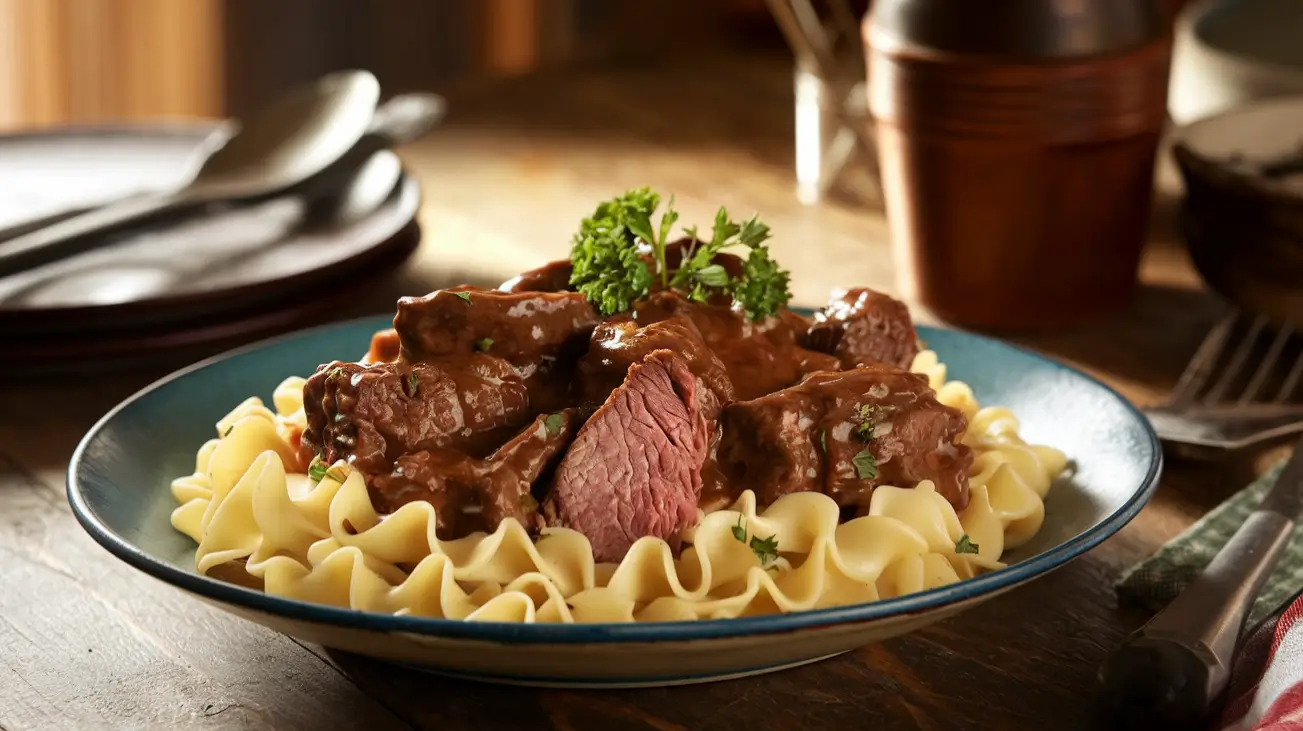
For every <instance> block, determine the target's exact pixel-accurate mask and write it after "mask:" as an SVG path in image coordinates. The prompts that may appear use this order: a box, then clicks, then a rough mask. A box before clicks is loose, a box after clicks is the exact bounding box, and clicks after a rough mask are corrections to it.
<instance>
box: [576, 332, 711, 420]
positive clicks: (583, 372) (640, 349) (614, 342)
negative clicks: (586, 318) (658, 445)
mask: <svg viewBox="0 0 1303 731" xmlns="http://www.w3.org/2000/svg"><path fill="white" fill-rule="evenodd" d="M656 350H670V351H673V352H675V353H677V354H678V355H679V356H680V357H682V358H683V360H684V362H685V363H687V364H688V369H689V370H691V371H692V374H693V375H695V376H696V377H697V379H698V380H700V381H701V382H702V384H703V385H704V386H705V389H704V390H703V391H702V392H701V394H700V400H701V402H702V410H703V412H704V413H705V415H706V418H707V419H710V420H712V421H713V420H714V419H715V418H716V417H718V416H719V410H720V408H722V407H723V405H724V404H726V403H728V402H730V401H732V400H733V383H732V381H730V380H729V377H728V372H727V371H726V370H725V369H724V364H723V363H721V362H720V361H719V358H717V357H716V356H715V354H714V353H713V352H711V350H710V348H708V347H706V343H705V341H704V340H702V339H701V333H699V332H697V327H696V326H695V325H693V324H692V321H691V320H689V319H687V318H686V317H671V318H670V319H668V320H661V321H659V322H653V323H651V324H650V325H644V326H642V327H639V326H638V323H637V322H635V321H633V320H629V319H616V320H608V321H606V322H603V323H601V324H600V325H598V326H597V327H596V328H594V329H593V335H592V338H591V339H590V341H589V346H588V353H587V354H585V355H584V357H583V358H581V359H580V360H579V369H578V384H579V399H580V403H581V404H583V405H586V406H590V407H593V408H596V407H597V406H600V405H601V404H602V403H604V402H605V401H606V399H607V397H608V396H610V395H611V391H613V390H615V389H616V387H618V386H619V385H620V384H621V383H623V382H624V377H625V374H626V373H628V371H629V366H631V365H633V364H634V363H639V362H641V361H642V360H643V358H645V357H647V355H649V354H650V353H652V352H653V351H656Z"/></svg>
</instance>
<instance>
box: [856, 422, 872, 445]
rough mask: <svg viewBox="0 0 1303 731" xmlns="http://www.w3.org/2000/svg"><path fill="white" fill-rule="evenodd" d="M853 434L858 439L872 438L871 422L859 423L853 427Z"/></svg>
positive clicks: (867, 439)
mask: <svg viewBox="0 0 1303 731" xmlns="http://www.w3.org/2000/svg"><path fill="white" fill-rule="evenodd" d="M855 434H856V435H857V436H858V437H859V438H860V439H863V440H864V441H866V442H867V441H869V440H870V439H872V438H873V424H870V423H868V422H865V423H863V424H860V425H859V426H857V427H855Z"/></svg>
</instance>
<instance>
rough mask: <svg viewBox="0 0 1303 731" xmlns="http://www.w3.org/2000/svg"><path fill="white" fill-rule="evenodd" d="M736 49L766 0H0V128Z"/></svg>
mask: <svg viewBox="0 0 1303 731" xmlns="http://www.w3.org/2000/svg"><path fill="white" fill-rule="evenodd" d="M853 5H856V6H857V7H858V9H859V11H860V12H862V11H863V9H864V8H865V7H867V2H859V3H853ZM738 46H743V47H751V48H760V49H769V50H771V51H773V52H775V53H785V52H786V51H785V48H784V47H783V41H782V37H781V36H780V35H779V33H778V31H777V28H776V26H775V25H774V22H773V20H772V17H771V16H770V14H769V12H768V10H767V8H766V6H765V0H709V1H707V2H701V1H696V0H657V2H636V1H634V0H385V1H384V2H374V3H373V2H358V1H357V0H184V1H183V2H176V1H175V0H0V49H3V50H0V53H2V54H3V56H0V127H3V128H11V129H12V128H19V127H32V126H40V125H48V124H65V123H78V124H82V123H95V122H103V121H111V120H131V119H152V118H156V117H159V116H240V115H243V114H246V113H248V112H249V111H250V110H252V109H256V108H257V107H258V106H259V105H260V104H263V103H265V102H267V101H268V100H269V99H270V98H271V97H273V96H274V95H275V94H276V93H277V92H278V91H283V90H284V89H285V88H287V87H289V86H292V85H294V84H297V83H301V82H305V81H309V80H311V79H314V78H316V77H318V76H320V75H322V74H323V73H326V72H328V71H331V70H334V69H339V68H365V69H368V70H370V71H372V72H373V73H375V75H376V77H377V78H378V79H379V80H380V83H381V85H382V87H383V88H384V89H385V90H386V92H387V93H389V92H401V91H404V90H409V89H430V88H443V87H446V86H447V85H448V84H452V83H456V82H459V81H467V80H473V79H484V78H493V77H504V76H512V75H520V74H525V73H529V72H531V71H537V70H539V69H542V68H565V67H577V66H584V65H593V64H615V63H646V62H655V61H657V60H658V59H661V60H664V56H665V49H666V48H668V47H674V48H679V49H683V51H684V52H686V51H687V50H688V49H691V51H690V52H691V53H693V54H694V55H695V54H698V53H701V54H713V53H719V52H724V51H727V50H730V49H736V47H738Z"/></svg>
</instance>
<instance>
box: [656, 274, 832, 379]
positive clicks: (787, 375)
mask: <svg viewBox="0 0 1303 731" xmlns="http://www.w3.org/2000/svg"><path fill="white" fill-rule="evenodd" d="M634 316H635V318H636V319H637V320H638V322H639V323H641V324H650V323H653V322H658V321H661V320H666V319H669V318H672V317H686V318H687V319H688V320H691V321H692V324H693V325H695V326H696V328H697V331H698V332H699V333H700V334H701V337H702V339H703V340H704V341H705V342H706V345H707V346H708V347H709V348H710V349H711V350H712V351H714V352H715V355H716V356H717V357H718V358H719V360H720V362H722V363H723V364H724V369H725V370H726V371H727V372H728V375H729V380H730V381H732V383H733V390H734V392H735V393H736V394H737V397H738V398H740V399H750V398H756V397H757V396H763V395H765V394H767V393H772V392H774V391H777V390H778V389H780V388H785V387H787V386H790V385H792V384H793V383H796V382H797V381H798V380H800V379H801V377H802V376H803V375H805V374H806V373H810V372H813V371H816V370H825V369H829V368H837V367H839V363H838V360H837V358H835V357H833V356H831V355H828V354H826V353H818V352H814V351H812V350H807V349H806V348H803V347H801V346H800V345H799V344H798V343H797V336H798V334H802V333H799V331H798V330H797V329H794V328H793V327H792V321H791V320H790V319H787V318H784V317H767V318H765V319H763V320H760V321H758V322H757V321H753V320H751V319H750V318H749V317H747V315H746V314H745V313H744V312H741V311H739V310H736V309H733V308H729V307H720V306H717V305H705V304H700V303H697V302H692V301H690V300H688V299H686V298H684V297H683V296H682V295H679V294H677V293H675V292H658V293H656V294H654V295H652V296H650V297H648V298H646V299H644V300H642V301H640V302H638V303H637V305H636V308H635V314H634Z"/></svg>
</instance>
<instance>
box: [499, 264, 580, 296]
mask: <svg viewBox="0 0 1303 731" xmlns="http://www.w3.org/2000/svg"><path fill="white" fill-rule="evenodd" d="M572 271H573V267H571V265H570V260H569V259H558V260H557V261H553V262H548V263H547V264H544V265H543V266H541V267H539V268H537V269H530V270H529V271H527V272H521V273H520V274H517V275H516V276H514V277H512V278H511V279H508V280H507V281H505V282H503V283H502V284H500V285H498V289H500V290H502V291H503V292H565V291H567V290H569V289H570V273H571V272H572Z"/></svg>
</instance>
